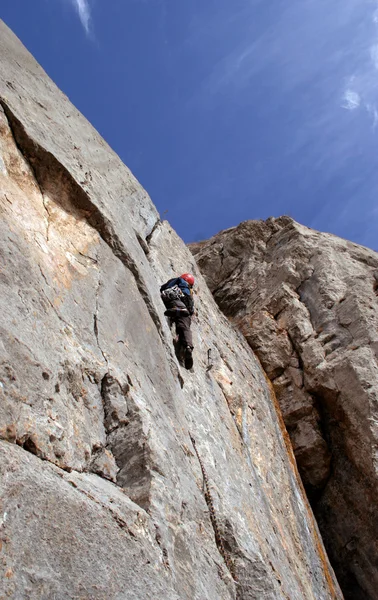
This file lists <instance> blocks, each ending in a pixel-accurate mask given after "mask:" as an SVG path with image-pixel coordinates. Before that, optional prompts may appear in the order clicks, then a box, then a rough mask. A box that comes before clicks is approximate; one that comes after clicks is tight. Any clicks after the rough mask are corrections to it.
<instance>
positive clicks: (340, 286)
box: [191, 217, 378, 600]
mask: <svg viewBox="0 0 378 600" xmlns="http://www.w3.org/2000/svg"><path fill="white" fill-rule="evenodd" d="M191 250H192V252H193V254H194V256H195V257H196V260H197V262H198V265H199V266H200V269H201V271H202V273H203V274H204V275H205V278H206V281H207V283H208V285H209V287H210V289H211V291H212V292H213V295H214V298H215V300H216V301H217V303H218V305H219V306H220V308H221V309H222V311H223V312H224V313H225V314H226V315H227V316H228V317H229V318H230V319H231V321H232V322H233V324H234V325H235V326H237V327H238V329H239V330H240V331H241V332H242V333H243V334H244V336H245V338H246V340H247V341H248V343H249V345H250V346H251V348H252V349H253V350H254V351H255V353H256V354H257V356H258V357H259V359H260V361H261V364H262V366H263V367H264V369H265V371H266V373H267V375H268V377H269V379H270V381H271V382H272V384H273V387H274V390H275V393H276V395H277V398H278V401H279V403H280V406H281V410H282V414H283V418H284V420H285V424H286V427H287V430H288V432H289V434H290V438H291V441H292V444H293V448H294V452H295V456H296V460H297V463H298V467H299V471H300V473H301V476H302V479H303V482H304V484H305V486H306V489H307V491H308V494H309V496H310V498H311V501H312V506H313V508H314V511H315V515H316V517H317V520H318V523H319V526H320V530H321V533H322V535H323V539H324V540H325V543H326V547H327V549H328V551H329V555H330V558H331V562H332V564H333V566H334V567H335V569H336V573H337V575H338V579H339V581H340V583H341V584H342V589H343V591H344V594H345V596H346V597H347V598H351V599H352V600H358V599H361V600H362V599H367V598H370V599H377V598H378V591H377V590H378V571H377V561H378V545H377V539H378V520H377V512H376V505H377V500H378V497H377V492H378V477H377V475H378V473H377V466H378V462H377V458H378V452H377V442H378V364H377V356H378V297H377V294H378V254H377V253H376V252H374V251H372V250H368V249H367V248H363V247H362V246H358V245H356V244H353V243H351V242H348V241H346V240H342V239H340V238H337V237H335V236H332V235H329V234H323V233H319V232H316V231H313V230H311V229H308V228H306V227H303V226H301V225H299V224H298V223H296V222H295V221H293V220H292V219H290V218H289V217H281V218H278V219H273V218H272V219H268V220H267V221H265V222H263V221H246V222H244V223H241V224H240V225H239V226H238V227H234V228H232V229H229V230H226V231H223V232H220V233H219V234H217V235H216V236H214V237H213V238H211V239H210V240H208V241H205V242H199V243H196V244H192V245H191Z"/></svg>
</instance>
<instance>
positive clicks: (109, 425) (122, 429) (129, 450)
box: [101, 373, 156, 510]
mask: <svg viewBox="0 0 378 600" xmlns="http://www.w3.org/2000/svg"><path fill="white" fill-rule="evenodd" d="M101 398H102V403H103V407H104V427H105V431H106V448H107V449H108V450H109V451H110V452H111V453H112V455H113V457H114V459H115V462H116V465H117V467H118V469H119V471H118V473H117V476H116V483H117V485H118V486H119V487H121V488H122V489H123V490H124V491H125V492H126V494H127V495H128V496H129V498H130V499H131V500H132V501H133V502H135V503H136V504H138V505H139V506H141V507H142V508H143V509H145V510H148V508H149V506H150V503H151V498H150V492H151V483H152V471H153V464H152V462H153V461H152V453H151V448H150V445H149V441H148V437H147V435H146V433H145V431H144V428H143V420H142V415H141V413H140V410H139V408H138V407H137V405H136V403H135V401H134V400H133V397H132V393H131V389H130V385H129V384H128V383H127V384H124V385H122V384H121V383H120V382H119V381H118V380H117V379H115V378H114V377H113V376H112V375H110V373H106V374H105V376H104V377H103V379H102V382H101ZM155 470H156V469H155Z"/></svg>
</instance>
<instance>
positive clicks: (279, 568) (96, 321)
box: [0, 23, 342, 600]
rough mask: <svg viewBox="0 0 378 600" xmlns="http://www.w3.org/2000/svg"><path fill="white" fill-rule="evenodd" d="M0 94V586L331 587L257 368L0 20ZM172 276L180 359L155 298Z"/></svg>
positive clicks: (129, 593) (100, 145)
mask: <svg viewBox="0 0 378 600" xmlns="http://www.w3.org/2000/svg"><path fill="white" fill-rule="evenodd" d="M0 105H1V110H0V156H1V160H0V211H1V220H0V229H1V234H0V308H1V314H2V320H1V325H0V331H1V337H0V596H1V597H4V598H8V597H9V598H14V599H15V600H24V599H25V598H28V599H29V600H41V599H42V600H43V599H45V600H50V599H51V598H59V600H65V599H77V598H81V599H82V600H141V599H142V598H143V599H146V600H147V599H152V598H154V599H161V600H178V599H180V600H181V599H183V600H204V599H208V600H220V599H221V600H231V599H238V600H252V599H255V598H259V599H264V598H265V599H272V600H273V599H277V600H278V599H280V600H281V599H290V600H303V599H308V600H330V599H336V598H337V599H341V598H342V594H341V592H340V590H339V587H338V584H337V581H336V579H335V576H334V574H333V570H332V568H331V567H330V565H329V562H328V558H327V556H326V554H325V551H324V547H323V543H322V540H321V538H320V536H319V533H318V529H317V526H316V523H315V521H314V518H313V515H312V512H311V509H310V508H309V506H308V503H307V500H306V496H305V494H304V493H303V491H302V488H301V483H300V480H299V477H298V474H297V471H296V466H295V461H294V459H293V455H292V452H291V446H290V444H289V443H288V440H287V435H286V430H285V428H284V426H283V424H282V422H281V420H280V413H279V412H278V411H277V408H276V405H275V398H274V394H273V393H272V390H271V387H270V385H269V382H268V381H267V380H266V377H265V374H264V372H263V370H262V369H261V367H260V364H259V362H258V361H257V359H256V358H255V356H254V354H253V353H252V351H251V350H250V348H249V346H248V344H247V343H246V341H245V340H244V338H243V336H242V335H241V334H240V333H238V332H237V331H235V330H234V329H233V328H232V326H231V325H230V323H229V321H228V320H227V319H226V318H225V317H224V315H222V314H221V312H220V311H219V309H218V308H217V306H216V304H215V302H214V300H213V297H212V295H211V293H210V291H209V289H208V287H207V285H206V283H205V281H204V280H203V278H202V277H201V275H200V273H199V272H198V269H197V267H196V265H195V263H194V259H193V257H192V255H191V254H190V252H189V251H188V249H187V248H186V247H185V245H184V243H183V242H182V241H181V240H180V239H179V238H178V237H177V235H176V234H175V233H174V231H173V230H172V229H171V228H170V226H169V224H168V223H166V222H160V220H159V217H158V214H157V212H156V209H155V208H154V206H153V205H152V203H151V201H150V199H149V198H148V196H147V194H146V193H145V192H144V190H143V189H142V188H141V186H140V185H139V184H138V182H137V181H136V180H135V178H134V177H133V176H132V175H131V173H130V172H129V171H128V169H127V168H126V167H125V166H124V165H123V164H122V162H121V161H120V160H119V158H118V157H117V156H116V155H115V154H114V153H113V152H112V151H111V149H110V148H109V147H108V146H107V145H106V144H105V142H104V141H103V140H102V139H101V137H100V136H99V135H98V134H97V133H96V132H95V131H94V130H93V128H92V127H91V126H90V125H89V123H88V122H87V121H86V120H85V119H84V118H83V117H82V116H81V115H80V114H79V113H78V111H77V110H76V109H75V108H74V107H73V106H72V105H71V104H70V103H69V101H68V99H67V98H66V97H65V96H64V95H63V94H62V93H61V92H59V90H58V89H57V88H56V87H55V86H54V84H53V83H52V82H51V81H50V80H49V78H48V77H47V75H46V74H45V73H44V72H43V70H42V69H41V68H40V67H39V66H38V64H37V63H36V62H35V61H34V59H33V58H32V57H31V56H30V54H28V52H27V51H26V50H25V49H24V48H23V46H22V45H21V44H20V42H19V41H18V40H17V38H16V37H15V36H14V35H13V34H12V33H11V32H10V31H9V29H7V27H6V26H5V25H4V24H2V23H0ZM186 270H191V271H193V272H194V274H195V276H196V279H197V281H198V285H197V286H196V291H197V296H196V306H197V310H198V316H197V317H196V319H195V322H194V324H193V334H194V340H195V346H196V347H195V369H194V372H188V371H185V370H182V369H181V368H180V366H179V365H178V363H177V361H176V358H175V354H174V351H173V339H172V333H171V330H170V328H169V326H168V323H167V321H166V318H165V317H164V310H165V307H164V305H163V304H162V302H161V300H160V297H159V287H160V285H161V283H163V282H164V281H166V280H167V279H168V278H169V277H172V276H173V275H175V274H178V273H180V272H183V271H186ZM208 351H210V352H208ZM204 480H205V481H204Z"/></svg>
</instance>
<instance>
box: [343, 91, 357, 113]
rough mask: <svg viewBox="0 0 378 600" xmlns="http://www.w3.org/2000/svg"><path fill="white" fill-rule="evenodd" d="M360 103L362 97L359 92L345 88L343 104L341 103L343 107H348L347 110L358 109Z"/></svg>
mask: <svg viewBox="0 0 378 600" xmlns="http://www.w3.org/2000/svg"><path fill="white" fill-rule="evenodd" d="M360 104H361V97H360V95H359V94H358V93H357V92H354V91H353V90H351V89H347V90H345V92H344V96H343V104H342V105H341V106H342V107H343V108H346V109H347V110H356V108H359V106H360Z"/></svg>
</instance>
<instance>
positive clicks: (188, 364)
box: [184, 346, 193, 370]
mask: <svg viewBox="0 0 378 600" xmlns="http://www.w3.org/2000/svg"><path fill="white" fill-rule="evenodd" d="M192 354H193V348H192V347H191V346H187V347H186V348H185V354H184V364H185V369H188V370H189V369H191V368H192V367H193V356H192Z"/></svg>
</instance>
